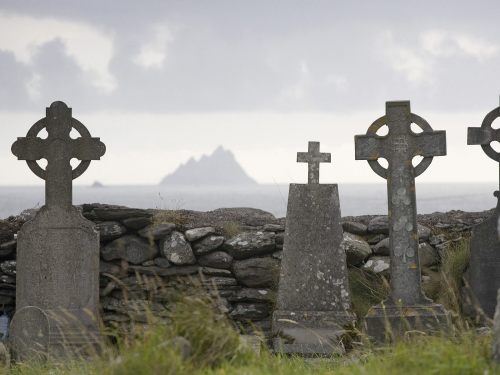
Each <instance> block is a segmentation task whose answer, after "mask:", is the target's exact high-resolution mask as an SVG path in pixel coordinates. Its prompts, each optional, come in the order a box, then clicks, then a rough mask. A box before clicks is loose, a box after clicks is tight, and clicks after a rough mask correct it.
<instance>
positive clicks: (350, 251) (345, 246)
mask: <svg viewBox="0 0 500 375" xmlns="http://www.w3.org/2000/svg"><path fill="white" fill-rule="evenodd" d="M340 248H341V249H342V251H344V253H345V254H346V257H347V264H348V265H349V266H353V267H359V266H361V265H362V264H363V263H364V261H365V259H366V258H368V257H369V256H370V255H371V254H372V249H371V248H370V245H368V242H366V241H365V240H364V239H363V238H361V237H360V236H356V235H355V234H351V233H344V237H343V240H342V243H341V244H340Z"/></svg>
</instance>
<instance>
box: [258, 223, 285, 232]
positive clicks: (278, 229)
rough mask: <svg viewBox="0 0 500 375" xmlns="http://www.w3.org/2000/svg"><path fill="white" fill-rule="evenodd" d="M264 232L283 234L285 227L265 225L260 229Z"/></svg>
mask: <svg viewBox="0 0 500 375" xmlns="http://www.w3.org/2000/svg"><path fill="white" fill-rule="evenodd" d="M262 229H263V230H264V231H265V232H284V231H285V227H284V226H283V225H281V224H266V225H264V227H263V228H262Z"/></svg>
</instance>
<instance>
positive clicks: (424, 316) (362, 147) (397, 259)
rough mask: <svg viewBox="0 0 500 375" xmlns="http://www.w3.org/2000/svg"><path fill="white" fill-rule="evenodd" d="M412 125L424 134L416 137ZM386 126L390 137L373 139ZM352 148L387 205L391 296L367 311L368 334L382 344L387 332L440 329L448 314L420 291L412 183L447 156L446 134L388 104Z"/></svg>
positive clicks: (404, 107) (406, 107)
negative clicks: (377, 180) (381, 186)
mask: <svg viewBox="0 0 500 375" xmlns="http://www.w3.org/2000/svg"><path fill="white" fill-rule="evenodd" d="M412 123H414V124H416V125H418V126H419V127H420V128H421V130H422V132H421V133H414V132H413V131H412V129H411V124H412ZM384 125H387V127H388V128H389V133H388V134H387V135H386V136H379V135H377V134H376V133H377V131H378V130H379V129H380V128H382V127H383V126H384ZM355 147H356V160H367V161H368V163H369V165H370V167H371V168H372V169H373V171H374V172H375V173H376V174H378V175H379V176H380V177H382V178H384V179H386V180H387V193H388V205H389V237H390V240H389V241H390V242H389V247H390V256H391V270H390V271H391V272H390V273H391V293H390V297H389V298H388V300H386V301H385V302H383V303H382V304H380V305H377V306H374V307H372V308H371V309H370V311H369V312H368V314H367V316H366V319H365V325H366V329H367V333H368V335H369V336H370V337H372V338H373V339H375V340H376V341H379V342H380V341H384V340H385V339H386V338H387V335H388V334H391V333H392V334H394V336H393V337H396V336H397V335H398V334H400V333H402V332H403V331H405V330H408V329H424V330H429V328H432V327H433V328H439V327H440V326H441V324H442V323H443V322H445V323H446V322H447V320H448V319H447V313H446V311H445V310H444V308H443V307H442V306H441V305H438V304H433V303H432V301H430V300H429V299H427V298H426V297H425V296H424V294H423V292H422V289H421V279H420V277H421V276H420V264H419V259H418V233H417V205H416V197H415V178H416V177H417V176H419V175H421V174H422V173H423V172H424V171H425V170H426V169H427V168H428V167H429V165H430V164H431V162H432V159H433V157H434V156H440V155H446V133H445V132H444V131H433V130H432V128H431V126H430V125H429V124H428V123H427V121H425V120H424V119H423V118H422V117H420V116H417V115H415V114H413V113H411V111H410V102H408V101H401V102H387V103H386V115H385V116H383V117H381V118H379V119H378V120H376V121H375V122H374V123H373V124H372V125H371V126H370V127H369V128H368V131H367V133H366V135H357V136H355ZM417 155H420V156H423V159H422V161H421V162H420V164H418V165H417V166H415V167H414V166H413V165H412V160H413V158H414V157H415V156H417ZM379 158H384V159H386V160H387V161H388V164H389V165H388V167H387V168H384V167H383V166H382V165H380V163H379V161H378V159H379ZM434 323H436V324H434ZM389 325H390V327H389Z"/></svg>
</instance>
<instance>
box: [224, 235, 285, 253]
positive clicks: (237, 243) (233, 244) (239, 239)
mask: <svg viewBox="0 0 500 375" xmlns="http://www.w3.org/2000/svg"><path fill="white" fill-rule="evenodd" d="M275 238H276V235H275V234H274V233H273V232H261V231H258V232H244V233H240V234H238V235H236V236H235V237H233V238H231V239H229V240H227V241H226V243H225V245H224V249H225V250H226V251H227V252H228V253H229V254H230V255H231V256H232V257H233V258H234V259H247V258H250V257H253V256H256V255H264V254H268V253H272V252H273V251H274V250H275V249H276V240H275Z"/></svg>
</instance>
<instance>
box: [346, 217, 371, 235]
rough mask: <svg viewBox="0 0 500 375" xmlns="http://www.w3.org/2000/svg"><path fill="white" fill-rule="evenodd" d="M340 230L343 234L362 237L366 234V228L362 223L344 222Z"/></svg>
mask: <svg viewBox="0 0 500 375" xmlns="http://www.w3.org/2000/svg"><path fill="white" fill-rule="evenodd" d="M342 229H343V230H344V232H349V233H352V234H357V235H358V236H363V235H365V234H366V233H368V227H367V226H366V225H365V224H363V223H358V222H356V221H345V222H343V223H342Z"/></svg>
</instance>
